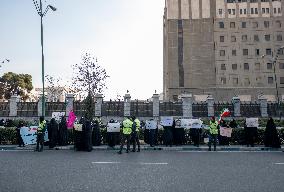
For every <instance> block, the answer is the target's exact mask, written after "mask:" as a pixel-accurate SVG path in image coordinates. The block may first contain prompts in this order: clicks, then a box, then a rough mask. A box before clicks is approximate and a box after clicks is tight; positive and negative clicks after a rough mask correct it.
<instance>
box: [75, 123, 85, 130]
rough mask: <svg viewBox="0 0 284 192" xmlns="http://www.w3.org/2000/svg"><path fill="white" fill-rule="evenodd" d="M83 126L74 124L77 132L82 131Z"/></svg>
mask: <svg viewBox="0 0 284 192" xmlns="http://www.w3.org/2000/svg"><path fill="white" fill-rule="evenodd" d="M82 126H83V124H74V129H75V131H82Z"/></svg>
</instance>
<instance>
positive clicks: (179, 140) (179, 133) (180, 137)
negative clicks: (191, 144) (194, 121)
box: [173, 120, 185, 145]
mask: <svg viewBox="0 0 284 192" xmlns="http://www.w3.org/2000/svg"><path fill="white" fill-rule="evenodd" d="M177 121H179V122H178V123H180V120H177ZM173 140H174V144H175V145H183V144H184V142H185V131H184V128H174V129H173Z"/></svg>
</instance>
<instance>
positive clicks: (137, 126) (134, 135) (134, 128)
mask: <svg viewBox="0 0 284 192" xmlns="http://www.w3.org/2000/svg"><path fill="white" fill-rule="evenodd" d="M131 119H132V121H133V125H132V133H131V137H132V141H133V149H132V152H135V151H136V144H137V145H138V149H137V152H140V141H139V131H140V121H139V119H137V118H136V117H135V116H132V118H131Z"/></svg>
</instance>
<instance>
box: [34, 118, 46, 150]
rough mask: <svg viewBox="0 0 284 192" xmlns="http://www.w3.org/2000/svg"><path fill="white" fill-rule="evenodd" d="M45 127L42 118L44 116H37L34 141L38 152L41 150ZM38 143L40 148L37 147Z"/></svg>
mask: <svg viewBox="0 0 284 192" xmlns="http://www.w3.org/2000/svg"><path fill="white" fill-rule="evenodd" d="M45 129H46V121H45V120H44V117H43V116H41V117H40V118H39V125H38V129H37V141H36V150H35V151H38V152H42V151H43V143H44V132H45ZM39 145H40V148H39Z"/></svg>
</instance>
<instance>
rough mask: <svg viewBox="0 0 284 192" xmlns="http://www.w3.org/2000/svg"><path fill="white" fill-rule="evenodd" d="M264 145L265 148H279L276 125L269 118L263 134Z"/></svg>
mask: <svg viewBox="0 0 284 192" xmlns="http://www.w3.org/2000/svg"><path fill="white" fill-rule="evenodd" d="M264 145H265V147H273V148H280V147H281V144H280V139H279V136H278V133H277V129H276V125H275V123H274V121H273V119H272V117H270V118H269V120H268V121H267V124H266V129H265V132H264Z"/></svg>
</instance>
